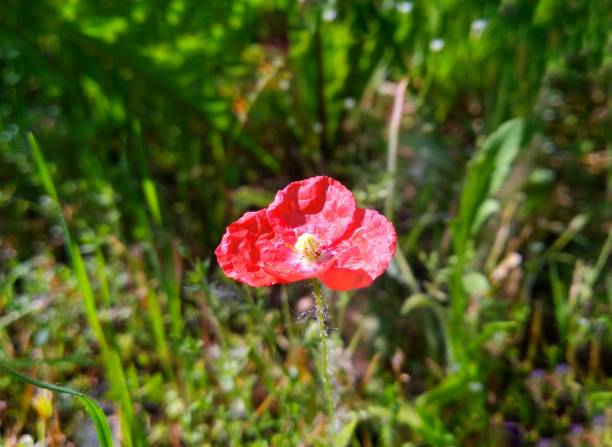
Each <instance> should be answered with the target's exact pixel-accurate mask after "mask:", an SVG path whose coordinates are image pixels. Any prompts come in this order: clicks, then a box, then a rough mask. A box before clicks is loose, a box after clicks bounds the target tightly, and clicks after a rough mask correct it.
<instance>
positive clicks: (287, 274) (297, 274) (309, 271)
mask: <svg viewBox="0 0 612 447" xmlns="http://www.w3.org/2000/svg"><path fill="white" fill-rule="evenodd" d="M277 230H280V229H279V228H278V227H277ZM296 240H297V237H296V236H295V234H294V233H293V232H291V231H288V230H287V231H278V232H277V233H276V234H275V237H274V238H272V239H270V240H261V241H258V243H257V246H258V248H259V253H260V256H261V263H262V265H263V267H264V269H265V270H266V271H267V272H268V273H270V274H271V275H272V276H274V277H276V278H278V279H279V280H280V281H282V282H294V281H300V280H302V279H308V278H315V277H318V276H319V275H321V274H322V273H323V272H325V270H327V269H328V268H329V267H330V266H331V265H332V263H333V261H334V260H333V258H332V257H331V256H329V255H325V254H322V255H321V256H320V257H319V259H317V260H308V259H305V258H304V257H303V256H301V255H300V254H299V253H297V252H296V250H295V248H294V246H295V242H296Z"/></svg>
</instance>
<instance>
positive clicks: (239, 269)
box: [215, 210, 282, 287]
mask: <svg viewBox="0 0 612 447" xmlns="http://www.w3.org/2000/svg"><path fill="white" fill-rule="evenodd" d="M273 238H274V233H273V232H272V227H271V226H270V224H269V223H268V219H267V217H266V210H260V211H257V212H248V213H246V214H244V216H242V217H241V218H240V219H238V220H237V221H235V222H234V223H232V224H230V225H229V226H228V227H227V229H226V231H225V234H224V235H223V238H222V239H221V243H220V244H219V246H218V247H217V249H216V250H215V255H217V262H218V263H219V265H220V266H221V269H222V270H223V272H224V273H225V274H226V275H227V276H229V277H230V278H233V279H235V280H238V281H241V282H243V283H246V284H248V285H250V286H255V287H257V286H269V285H272V284H277V283H279V282H282V281H279V279H278V278H276V277H275V276H274V275H271V274H270V273H268V272H267V271H266V270H265V269H264V268H263V267H262V263H261V257H260V253H259V247H258V245H259V244H261V245H265V243H266V241H268V240H271V239H273Z"/></svg>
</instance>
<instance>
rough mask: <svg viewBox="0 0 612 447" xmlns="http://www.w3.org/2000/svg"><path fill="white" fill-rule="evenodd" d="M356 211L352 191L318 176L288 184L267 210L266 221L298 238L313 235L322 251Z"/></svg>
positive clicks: (341, 233) (339, 234)
mask: <svg viewBox="0 0 612 447" xmlns="http://www.w3.org/2000/svg"><path fill="white" fill-rule="evenodd" d="M356 209H357V205H356V203H355V197H354V196H353V193H352V192H351V191H349V190H348V189H347V188H346V187H345V186H344V185H342V183H340V182H338V181H337V180H334V179H332V178H330V177H325V176H319V177H311V178H308V179H306V180H301V181H298V182H293V183H290V184H289V185H288V186H287V187H286V188H285V189H283V190H281V191H279V192H278V193H277V194H276V198H275V199H274V202H272V204H271V205H270V206H269V207H268V220H269V222H270V224H271V225H272V226H273V227H281V228H283V229H287V230H290V231H293V232H294V234H297V235H299V234H304V233H310V234H313V235H315V236H317V238H319V239H320V240H321V243H322V248H325V247H327V246H331V245H333V244H334V243H336V242H337V240H338V239H339V238H340V237H341V236H342V235H343V234H344V233H345V232H346V229H347V228H348V227H349V225H350V224H351V222H352V221H353V218H354V214H355V210H356Z"/></svg>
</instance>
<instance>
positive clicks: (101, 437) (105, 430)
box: [0, 360, 114, 447]
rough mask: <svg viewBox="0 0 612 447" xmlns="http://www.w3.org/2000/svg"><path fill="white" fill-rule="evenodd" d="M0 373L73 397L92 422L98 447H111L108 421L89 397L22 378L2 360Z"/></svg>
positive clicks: (111, 438) (111, 440)
mask: <svg viewBox="0 0 612 447" xmlns="http://www.w3.org/2000/svg"><path fill="white" fill-rule="evenodd" d="M0 371H2V372H4V373H5V374H7V375H8V376H10V377H11V378H13V379H15V380H17V381H19V382H22V383H27V384H29V385H33V386H36V387H38V388H44V389H46V390H49V391H53V392H56V393H61V394H67V395H69V396H73V397H75V398H76V399H77V400H78V401H79V402H81V404H82V405H83V408H84V409H85V411H86V412H87V414H88V416H89V418H90V419H91V421H92V422H93V424H94V427H95V429H96V434H97V435H98V442H99V444H100V446H101V447H113V445H114V443H113V436H112V433H111V429H110V426H109V424H108V420H107V419H106V416H105V415H104V412H103V411H102V409H101V408H100V406H99V405H98V403H97V402H96V401H95V400H93V399H92V398H91V397H89V396H87V395H86V394H83V393H80V392H78V391H74V390H71V389H70V388H64V387H63V386H59V385H52V384H50V383H45V382H41V381H40V380H36V379H32V378H30V377H27V376H24V375H23V374H21V373H19V372H17V371H15V370H14V369H12V368H10V367H9V366H7V365H6V364H5V363H4V361H3V360H0Z"/></svg>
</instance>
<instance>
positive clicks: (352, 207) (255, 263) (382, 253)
mask: <svg viewBox="0 0 612 447" xmlns="http://www.w3.org/2000/svg"><path fill="white" fill-rule="evenodd" d="M396 243H397V235H396V234H395V229H394V228H393V225H392V224H391V222H389V221H388V220H387V219H386V218H385V217H384V216H383V215H381V214H379V213H378V212H377V211H374V210H371V209H363V208H358V207H357V204H356V202H355V197H354V196H353V193H352V192H351V191H349V190H348V189H347V188H346V187H345V186H344V185H342V184H341V183H340V182H338V181H336V180H334V179H332V178H330V177H324V176H319V177H311V178H308V179H306V180H301V181H299V182H293V183H290V184H289V185H288V186H287V187H286V188H285V189H283V190H282V191H279V192H278V193H277V194H276V198H275V199H274V201H273V202H272V203H271V204H270V205H269V206H268V208H266V209H263V210H260V211H256V212H248V213H246V214H245V215H244V216H242V217H241V218H240V219H238V220H237V221H236V222H234V223H232V224H230V225H229V226H228V227H227V229H226V231H225V234H224V235H223V239H221V243H220V244H219V246H218V247H217V249H216V250H215V254H216V255H217V261H218V262H219V265H220V266H221V268H222V269H223V271H224V272H225V274H226V275H227V276H229V277H230V278H234V279H236V280H238V281H241V282H244V283H246V284H248V285H250V286H269V285H272V284H285V283H289V282H294V281H299V280H302V279H306V278H319V279H320V280H321V281H322V282H323V283H324V284H325V285H326V286H327V287H329V288H330V289H335V290H350V289H357V288H360V287H366V286H369V285H370V284H372V282H373V281H374V279H376V278H377V277H378V276H380V275H381V274H382V273H383V272H384V271H385V270H386V269H387V267H388V266H389V262H390V261H391V257H392V256H393V253H394V252H395V246H396Z"/></svg>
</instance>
